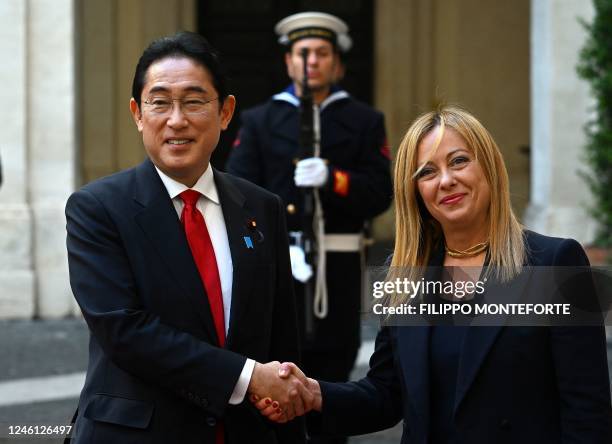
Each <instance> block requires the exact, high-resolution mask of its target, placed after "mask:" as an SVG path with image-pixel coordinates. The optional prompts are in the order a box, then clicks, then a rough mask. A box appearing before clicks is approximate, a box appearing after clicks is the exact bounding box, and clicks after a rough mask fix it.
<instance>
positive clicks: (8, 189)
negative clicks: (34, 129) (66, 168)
mask: <svg viewBox="0 0 612 444" xmlns="http://www.w3.org/2000/svg"><path fill="white" fill-rule="evenodd" d="M27 9H28V8H27V4H26V2H23V1H20V0H7V1H2V2H0V57H1V58H2V69H0V84H1V85H3V87H2V89H1V90H0V91H1V92H0V99H1V100H0V103H2V104H3V106H0V122H2V132H3V138H2V139H3V140H2V142H0V158H1V160H2V170H3V171H2V172H3V174H2V175H3V180H4V183H3V184H2V186H1V188H0V317H2V318H14V317H30V316H32V315H33V314H34V307H35V298H34V286H35V285H34V283H35V280H34V271H33V261H32V254H31V253H32V217H31V211H30V207H29V204H28V200H29V179H30V172H29V171H28V159H29V154H28V116H27V110H28V103H27V99H28V91H27V87H28V79H27V31H28V28H27Z"/></svg>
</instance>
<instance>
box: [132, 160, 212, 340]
mask: <svg viewBox="0 0 612 444" xmlns="http://www.w3.org/2000/svg"><path fill="white" fill-rule="evenodd" d="M134 200H135V201H136V202H138V204H140V205H141V206H142V207H143V209H142V211H140V212H138V213H137V214H136V215H135V220H136V223H137V224H138V225H140V227H141V228H142V230H143V231H144V232H145V234H146V236H147V238H148V239H149V241H150V242H151V243H152V244H153V246H154V247H155V249H156V250H157V252H158V253H159V255H160V257H161V259H162V260H163V261H164V263H165V264H166V266H167V267H168V269H169V270H170V273H171V274H172V276H173V277H174V278H175V280H176V282H177V284H178V289H179V291H177V294H178V295H181V296H184V297H185V298H186V300H187V302H188V304H189V305H190V306H191V307H192V309H193V311H194V312H195V313H197V314H198V315H199V316H200V317H201V318H202V320H203V322H202V324H203V326H204V328H205V330H206V332H207V333H208V335H209V337H210V338H214V339H215V340H216V339H217V334H216V332H215V327H214V322H213V318H212V313H211V311H210V305H209V304H208V297H207V296H206V290H205V289H204V285H203V284H202V280H201V278H200V275H199V273H198V270H197V268H196V265H195V262H194V260H193V256H192V254H191V250H190V249H189V244H188V243H187V238H186V237H185V233H184V231H183V227H182V226H181V223H180V221H179V219H178V217H177V214H176V210H175V208H174V206H173V204H172V200H171V199H170V196H168V192H167V191H166V188H165V187H164V184H163V183H162V181H161V179H160V178H159V175H158V174H157V171H155V167H154V166H153V164H152V163H151V162H150V161H149V160H146V161H145V162H143V163H142V164H141V165H140V166H139V167H138V168H137V184H136V187H135V190H134Z"/></svg>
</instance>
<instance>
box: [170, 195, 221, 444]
mask: <svg viewBox="0 0 612 444" xmlns="http://www.w3.org/2000/svg"><path fill="white" fill-rule="evenodd" d="M179 196H180V197H181V199H183V202H184V203H185V206H184V207H183V211H182V213H181V222H182V223H183V227H184V228H185V235H186V236H187V242H188V243H189V248H190V249H191V254H192V255H193V260H194V261H195V263H196V267H197V268H198V272H199V273H200V277H201V278H202V282H203V283H204V288H206V294H207V295H208V303H209V304H210V310H211V311H212V316H213V321H214V323H215V331H216V332H217V338H219V346H220V347H223V346H224V345H225V317H224V314H223V295H222V293H221V279H220V278H219V269H218V268H217V258H216V257H215V250H214V249H213V246H212V241H211V240H210V234H208V229H207V228H206V221H204V216H202V213H200V210H198V208H197V207H196V203H197V202H198V199H199V198H200V193H198V192H197V191H195V190H185V191H183V192H182V193H181V194H179ZM224 442H225V438H224V431H223V423H222V422H221V421H219V422H218V423H217V427H215V444H224Z"/></svg>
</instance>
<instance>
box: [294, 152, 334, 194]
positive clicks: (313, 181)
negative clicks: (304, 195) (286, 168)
mask: <svg viewBox="0 0 612 444" xmlns="http://www.w3.org/2000/svg"><path fill="white" fill-rule="evenodd" d="M328 175H329V171H328V169H327V165H325V161H324V160H323V159H321V158H320V157H309V158H308V159H303V160H300V161H299V162H298V163H297V164H296V165H295V173H294V175H293V180H294V181H295V185H296V186H298V187H322V186H323V185H325V183H326V182H327V176H328Z"/></svg>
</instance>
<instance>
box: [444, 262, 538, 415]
mask: <svg viewBox="0 0 612 444" xmlns="http://www.w3.org/2000/svg"><path fill="white" fill-rule="evenodd" d="M530 275H531V272H530V270H529V269H524V271H523V272H522V273H521V274H519V276H517V277H516V278H514V279H513V280H512V281H510V282H508V283H501V282H499V281H498V280H497V279H490V280H489V282H488V283H487V284H486V285H485V292H484V293H483V294H482V295H481V297H479V299H480V300H481V302H487V303H516V302H520V300H521V298H522V295H523V294H524V292H525V287H526V285H527V282H528V281H529V278H530ZM487 295H489V298H488V301H487ZM487 319H488V320H487V323H486V324H487V325H488V326H482V325H480V326H479V325H475V324H474V323H472V324H471V325H470V328H468V330H467V332H466V335H465V340H464V342H463V349H462V351H461V356H460V358H459V369H458V374H457V391H456V394H455V409H454V412H455V413H456V412H457V409H458V407H459V405H460V404H461V401H462V400H463V399H464V398H465V395H466V393H467V392H468V390H469V388H470V386H471V385H472V383H473V382H474V379H475V378H476V375H477V374H478V370H479V369H480V367H481V366H482V364H483V362H484V360H485V358H486V356H487V354H488V353H489V351H490V350H491V347H492V346H493V344H494V343H495V340H496V339H497V337H498V336H499V334H500V333H501V331H502V330H503V328H504V327H506V325H507V324H508V321H509V318H508V315H499V316H497V317H487ZM492 323H494V324H495V325H491V324H492Z"/></svg>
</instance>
